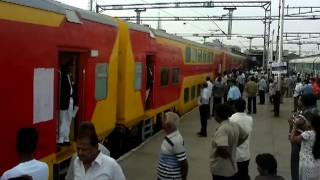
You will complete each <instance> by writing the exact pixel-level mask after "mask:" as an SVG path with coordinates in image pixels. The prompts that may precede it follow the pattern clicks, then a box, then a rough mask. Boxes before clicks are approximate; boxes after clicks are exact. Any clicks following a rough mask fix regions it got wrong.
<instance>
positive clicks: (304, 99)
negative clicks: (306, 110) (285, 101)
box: [300, 94, 317, 107]
mask: <svg viewBox="0 0 320 180" xmlns="http://www.w3.org/2000/svg"><path fill="white" fill-rule="evenodd" d="M300 101H301V103H302V104H303V106H305V107H313V106H316V105H317V97H316V96H315V95H314V94H306V95H302V96H301V100H300Z"/></svg>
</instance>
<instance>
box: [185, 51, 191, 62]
mask: <svg viewBox="0 0 320 180" xmlns="http://www.w3.org/2000/svg"><path fill="white" fill-rule="evenodd" d="M190 61H191V49H190V47H186V62H187V63H189V62H190Z"/></svg>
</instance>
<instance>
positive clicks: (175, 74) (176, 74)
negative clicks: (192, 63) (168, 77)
mask: <svg viewBox="0 0 320 180" xmlns="http://www.w3.org/2000/svg"><path fill="white" fill-rule="evenodd" d="M172 83H173V84H178V83H179V68H173V69H172Z"/></svg>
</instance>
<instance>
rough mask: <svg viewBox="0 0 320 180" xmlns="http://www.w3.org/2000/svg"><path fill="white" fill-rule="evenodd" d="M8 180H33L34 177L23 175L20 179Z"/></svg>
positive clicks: (11, 179)
mask: <svg viewBox="0 0 320 180" xmlns="http://www.w3.org/2000/svg"><path fill="white" fill-rule="evenodd" d="M8 180H32V177H31V176H28V175H23V176H19V177H14V178H9V179H8Z"/></svg>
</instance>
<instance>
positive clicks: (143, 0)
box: [140, 0, 206, 31]
mask: <svg viewBox="0 0 320 180" xmlns="http://www.w3.org/2000/svg"><path fill="white" fill-rule="evenodd" d="M140 1H142V2H144V3H149V2H148V1H145V0H140ZM159 10H160V11H162V12H164V13H166V14H168V15H169V16H172V17H177V16H176V15H174V14H171V13H169V12H167V11H165V10H162V9H159ZM185 23H188V24H189V25H191V26H193V27H194V28H196V29H199V30H201V31H206V30H205V29H202V28H200V27H198V26H196V25H194V24H192V23H189V22H185Z"/></svg>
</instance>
